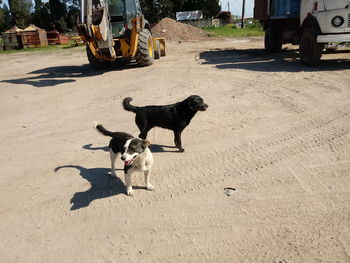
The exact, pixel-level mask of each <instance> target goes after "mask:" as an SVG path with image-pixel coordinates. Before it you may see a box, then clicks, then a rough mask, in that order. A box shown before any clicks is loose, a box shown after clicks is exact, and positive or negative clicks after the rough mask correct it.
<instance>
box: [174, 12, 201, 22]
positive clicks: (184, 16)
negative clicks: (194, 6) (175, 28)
mask: <svg viewBox="0 0 350 263" xmlns="http://www.w3.org/2000/svg"><path fill="white" fill-rule="evenodd" d="M202 18H203V14H202V11H199V10H197V11H185V12H176V20H177V21H186V20H198V19H202Z"/></svg>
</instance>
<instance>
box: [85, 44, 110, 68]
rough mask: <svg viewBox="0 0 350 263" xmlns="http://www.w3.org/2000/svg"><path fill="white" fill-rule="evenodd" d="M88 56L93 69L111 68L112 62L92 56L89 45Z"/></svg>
mask: <svg viewBox="0 0 350 263" xmlns="http://www.w3.org/2000/svg"><path fill="white" fill-rule="evenodd" d="M86 55H87V58H88V60H89V63H90V66H91V67H92V68H93V69H106V68H109V67H110V66H111V62H110V61H108V60H101V59H98V58H96V57H95V56H94V54H92V52H91V49H90V48H89V46H88V45H86Z"/></svg>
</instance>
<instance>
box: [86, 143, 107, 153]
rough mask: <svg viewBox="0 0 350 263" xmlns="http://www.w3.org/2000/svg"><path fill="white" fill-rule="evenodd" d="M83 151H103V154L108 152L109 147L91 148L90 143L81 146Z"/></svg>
mask: <svg viewBox="0 0 350 263" xmlns="http://www.w3.org/2000/svg"><path fill="white" fill-rule="evenodd" d="M82 147H83V149H85V150H90V151H96V150H100V151H104V152H109V147H108V146H104V147H93V146H92V143H89V144H85V145H83V146H82Z"/></svg>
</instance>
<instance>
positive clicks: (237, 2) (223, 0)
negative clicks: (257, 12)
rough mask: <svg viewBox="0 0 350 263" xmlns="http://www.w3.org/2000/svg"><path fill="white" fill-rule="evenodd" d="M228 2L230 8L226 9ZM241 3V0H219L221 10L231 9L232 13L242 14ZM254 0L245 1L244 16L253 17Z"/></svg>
mask: <svg viewBox="0 0 350 263" xmlns="http://www.w3.org/2000/svg"><path fill="white" fill-rule="evenodd" d="M227 3H230V10H228V4H227ZM242 3H243V0H220V6H221V10H222V11H231V14H233V15H239V16H241V15H242ZM253 8H254V0H246V1H245V10H244V16H245V17H253Z"/></svg>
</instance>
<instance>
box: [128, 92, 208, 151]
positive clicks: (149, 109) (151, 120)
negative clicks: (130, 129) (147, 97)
mask: <svg viewBox="0 0 350 263" xmlns="http://www.w3.org/2000/svg"><path fill="white" fill-rule="evenodd" d="M130 101H132V98H130V97H128V98H125V99H124V100H123V106H124V109H125V110H127V111H132V112H134V113H136V117H135V122H136V125H137V127H138V128H139V130H140V132H141V133H140V135H139V137H140V138H142V139H146V138H147V133H148V131H149V130H150V129H152V128H153V127H156V126H157V127H161V128H165V129H169V130H172V131H173V132H174V137H175V138H174V142H175V146H176V147H177V148H179V151H180V152H183V151H185V149H183V148H182V143H181V133H182V131H183V130H184V129H185V128H186V126H187V125H189V124H190V122H191V120H192V118H193V117H194V115H195V114H196V113H197V112H198V111H205V110H206V109H207V108H208V105H207V104H205V103H204V101H203V99H202V98H201V97H200V96H198V95H192V96H189V97H188V98H187V99H185V100H183V101H181V102H177V103H175V104H171V105H163V106H144V107H137V106H133V105H131V104H130Z"/></svg>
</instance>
